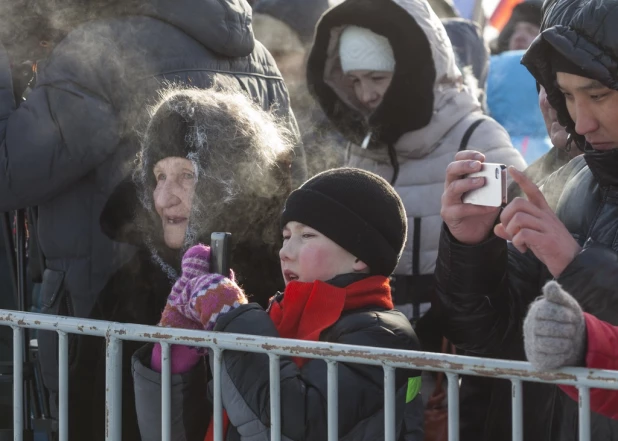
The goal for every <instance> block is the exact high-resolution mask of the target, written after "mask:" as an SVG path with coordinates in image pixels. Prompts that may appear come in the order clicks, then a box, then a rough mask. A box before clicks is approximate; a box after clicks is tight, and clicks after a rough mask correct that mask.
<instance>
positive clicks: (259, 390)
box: [133, 304, 423, 441]
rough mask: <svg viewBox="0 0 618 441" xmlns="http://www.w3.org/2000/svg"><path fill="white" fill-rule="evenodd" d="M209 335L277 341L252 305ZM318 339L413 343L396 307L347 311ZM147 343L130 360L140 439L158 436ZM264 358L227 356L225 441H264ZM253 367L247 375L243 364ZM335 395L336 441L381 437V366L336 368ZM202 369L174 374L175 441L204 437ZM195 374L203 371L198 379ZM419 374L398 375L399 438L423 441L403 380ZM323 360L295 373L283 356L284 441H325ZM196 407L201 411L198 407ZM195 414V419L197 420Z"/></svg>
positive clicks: (417, 409) (418, 409)
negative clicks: (236, 423) (342, 399)
mask: <svg viewBox="0 0 618 441" xmlns="http://www.w3.org/2000/svg"><path fill="white" fill-rule="evenodd" d="M215 331H221V332H229V333H237V334H248V335H260V336H266V337H278V336H279V333H278V332H277V329H276V327H275V325H274V323H273V321H272V320H271V318H270V317H269V316H268V313H267V312H266V311H264V310H263V309H262V308H261V307H260V306H258V305H256V304H248V305H243V306H241V307H239V308H237V309H235V310H233V311H231V312H229V313H227V314H225V315H223V316H221V318H220V319H219V320H218V321H217V324H216V326H215ZM320 341H325V342H331V343H343V344H352V345H363V346H374V347H381V348H391V349H406V350H414V349H418V348H419V344H418V340H417V339H416V336H415V335H414V331H413V330H412V327H411V326H410V323H409V322H408V320H407V319H406V317H405V316H404V315H403V314H402V313H400V312H399V311H396V310H383V309H378V308H364V309H357V310H351V311H345V312H344V313H343V314H342V316H341V317H340V319H339V320H338V321H337V322H336V323H335V324H334V325H332V326H331V327H330V328H328V329H326V330H325V331H323V332H322V334H321V335H320ZM150 354H151V349H150V346H147V347H144V348H143V349H142V350H140V351H139V352H138V353H137V354H136V356H135V357H134V359H133V376H134V381H135V394H136V399H137V411H138V418H139V421H140V428H141V429H142V432H141V435H142V441H155V440H160V439H161V433H160V424H159V422H160V418H161V413H160V412H161V411H160V402H161V400H160V398H159V397H160V394H161V376H160V374H158V373H155V372H154V371H152V370H150V369H149V365H150ZM268 364H269V361H268V356H267V355H265V354H254V353H241V352H233V351H226V352H224V355H223V365H222V376H221V378H222V393H223V403H232V404H231V407H230V408H227V411H228V413H229V415H230V420H231V421H245V423H244V424H242V426H239V427H238V428H236V427H233V426H232V425H230V426H229V429H228V432H227V438H226V439H227V440H228V441H232V440H241V439H245V440H247V439H251V440H258V439H260V440H261V439H264V440H267V439H270V438H269V437H270V431H269V426H270V410H269V409H270V406H269V402H270V400H269V393H268V390H269V389H268V383H269V380H268V378H269V373H268V372H269V368H268ZM247 366H252V368H251V370H250V371H247V369H246V367H247ZM338 366H339V373H338V379H339V396H340V397H345V400H346V403H353V405H347V406H345V407H344V406H341V405H340V406H339V433H340V439H342V440H354V441H360V440H379V439H383V437H384V413H383V412H384V410H383V400H384V383H383V382H384V373H383V370H382V368H381V367H379V366H365V365H358V364H349V363H339V364H338ZM204 369H205V366H204V365H202V364H199V365H198V366H197V367H196V368H194V369H193V370H192V371H190V372H188V373H186V374H183V375H174V376H172V422H173V423H172V424H173V426H172V434H173V437H174V439H176V440H188V441H193V440H200V441H201V440H202V439H203V437H204V433H205V430H206V426H207V424H208V421H205V420H206V416H207V415H210V413H209V412H210V410H211V407H210V406H209V405H206V404H205V403H204V397H205V395H206V385H205V384H204V383H203V379H204V377H205V370H204ZM196 371H198V372H199V371H201V372H202V373H200V374H197V373H196ZM419 375H420V374H419V372H417V371H407V370H401V369H398V370H397V371H396V380H395V381H396V383H395V384H396V386H395V387H396V403H397V421H398V424H397V428H396V430H397V440H400V441H403V440H406V441H420V440H422V436H423V435H422V424H423V423H422V421H423V404H422V400H421V397H420V395H417V396H416V397H415V398H414V399H413V400H412V401H410V402H409V403H407V404H406V401H407V397H406V393H407V389H408V378H411V377H417V376H419ZM326 380H327V373H326V363H324V361H322V360H310V361H307V362H306V363H305V364H304V365H303V367H302V368H299V367H298V366H297V365H296V364H295V363H294V361H292V360H291V359H290V358H288V357H284V358H282V359H281V409H282V412H283V414H282V420H281V421H282V427H281V431H282V439H284V440H308V441H314V440H315V441H317V440H320V441H322V440H324V439H326V433H327V430H326V429H327V427H326V424H325V423H326V396H327V381H326ZM197 409H199V410H197ZM196 415H199V416H198V417H197V418H196Z"/></svg>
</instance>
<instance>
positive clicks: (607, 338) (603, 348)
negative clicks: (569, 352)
mask: <svg viewBox="0 0 618 441" xmlns="http://www.w3.org/2000/svg"><path fill="white" fill-rule="evenodd" d="M584 316H585V318H586V332H587V333H588V337H587V345H588V349H587V352H586V367H587V368H590V369H609V370H618V327H616V326H612V325H610V324H609V323H606V322H604V321H602V320H599V319H597V318H596V317H594V316H593V315H590V314H584ZM560 388H561V389H562V390H563V391H564V392H566V393H567V395H569V396H570V397H571V398H573V399H574V400H575V401H578V391H577V388H575V387H572V386H560ZM590 408H591V409H592V411H593V412H596V413H600V414H601V415H605V416H606V417H609V418H612V419H618V391H617V390H609V389H591V390H590Z"/></svg>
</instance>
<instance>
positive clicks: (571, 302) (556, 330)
mask: <svg viewBox="0 0 618 441" xmlns="http://www.w3.org/2000/svg"><path fill="white" fill-rule="evenodd" d="M585 343H586V321H585V319H584V313H583V312H582V309H581V308H580V306H579V304H578V303H577V301H576V300H575V299H574V298H573V297H571V296H570V295H569V293H568V292H566V291H564V290H563V289H562V288H561V287H560V285H559V284H558V283H556V282H554V281H551V282H548V283H547V284H546V285H545V286H544V287H543V296H542V297H539V298H538V299H537V300H536V301H535V302H534V303H532V305H531V306H530V311H528V315H527V316H526V320H525V321H524V347H525V349H526V357H527V358H528V361H529V362H530V363H532V365H533V366H534V367H535V368H536V369H539V370H546V369H558V368H560V367H563V366H582V365H583V363H584V358H585V351H586V344H585Z"/></svg>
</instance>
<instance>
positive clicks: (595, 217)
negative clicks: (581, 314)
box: [436, 151, 618, 441]
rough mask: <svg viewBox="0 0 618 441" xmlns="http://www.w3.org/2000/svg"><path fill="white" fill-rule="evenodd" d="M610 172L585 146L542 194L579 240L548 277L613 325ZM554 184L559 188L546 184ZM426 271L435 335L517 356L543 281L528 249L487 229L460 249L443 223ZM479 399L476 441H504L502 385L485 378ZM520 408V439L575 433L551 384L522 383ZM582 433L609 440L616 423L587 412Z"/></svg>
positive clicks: (617, 181)
mask: <svg viewBox="0 0 618 441" xmlns="http://www.w3.org/2000/svg"><path fill="white" fill-rule="evenodd" d="M616 170H618V151H610V152H603V153H600V152H587V153H586V154H585V155H584V156H580V157H578V158H576V159H573V160H572V161H571V162H570V163H569V164H568V165H566V166H565V167H563V168H562V169H561V170H559V171H558V172H557V173H555V174H554V175H552V176H551V177H550V178H549V179H548V181H547V182H546V183H545V188H546V189H548V191H549V194H546V197H547V198H548V201H549V202H550V203H552V201H556V200H557V201H558V203H557V207H556V213H557V215H558V217H559V218H560V220H561V221H562V222H563V223H564V224H565V225H566V227H567V228H568V230H569V231H570V232H571V234H573V236H574V237H575V239H576V240H577V241H578V242H579V243H580V244H581V245H584V250H583V251H582V252H581V253H580V254H579V255H578V256H577V257H576V258H575V259H574V260H573V262H572V263H571V264H570V265H569V266H568V267H567V268H566V269H565V270H564V272H563V273H562V274H561V276H560V277H559V278H558V282H559V283H560V284H561V285H562V286H563V288H564V289H565V290H566V291H568V292H569V293H571V294H572V295H573V296H574V297H575V298H576V299H577V301H578V302H579V303H580V305H581V306H582V308H583V309H584V310H585V311H586V312H588V313H590V314H593V315H595V316H596V317H598V318H600V319H602V320H605V321H607V322H609V323H612V324H614V325H618V288H616V287H618V241H616V237H617V234H618V221H616V219H618V204H616V202H615V201H616V200H617V199H616V198H618V173H617V172H616ZM563 182H566V185H565V184H563ZM558 188H563V191H562V192H557V191H554V190H555V189H558ZM436 278H437V284H438V298H439V305H438V306H439V308H440V310H441V312H442V316H443V320H444V325H445V329H444V331H445V335H446V336H447V337H448V338H449V339H451V341H452V342H453V343H454V344H455V345H457V346H458V347H459V348H461V349H463V350H466V351H469V352H472V353H475V354H478V355H481V356H491V357H496V358H504V359H512V360H525V359H526V358H525V353H524V349H523V336H522V325H523V320H524V318H525V315H526V312H527V310H528V305H529V304H530V303H531V302H532V301H533V300H534V299H535V298H536V297H538V296H539V295H540V294H541V288H542V286H543V285H544V284H545V282H547V281H548V280H551V279H552V276H551V274H550V273H549V271H548V270H547V268H546V267H545V266H544V265H543V264H542V263H541V262H540V261H539V260H538V259H537V258H536V257H535V256H534V255H533V254H532V253H530V252H528V253H526V254H523V255H522V254H520V253H519V252H518V251H517V250H515V248H514V247H512V246H511V245H509V246H507V243H506V242H505V241H504V240H502V239H500V238H498V237H496V236H492V237H491V238H490V239H488V240H487V241H485V242H483V243H481V244H479V245H477V246H464V245H461V244H459V243H458V242H456V241H455V239H453V237H452V236H451V235H450V233H449V232H448V230H446V229H445V230H444V231H443V232H442V237H441V243H440V252H439V258H438V262H437V267H436ZM488 396H489V397H490V398H489V399H490V405H489V409H490V410H489V413H488V414H487V415H486V425H485V431H484V434H483V437H482V438H480V439H484V440H494V439H502V440H504V439H509V438H507V437H508V436H509V435H507V434H510V433H511V387H510V384H509V382H507V381H503V380H492V384H491V390H489V391H488ZM523 408H524V439H525V440H526V441H528V440H539V441H541V440H542V441H547V440H555V441H558V440H559V441H569V440H576V439H577V433H578V432H577V403H576V402H574V401H573V400H571V399H569V398H568V397H567V396H566V395H565V394H564V393H563V392H562V391H560V390H559V389H558V388H557V387H555V386H551V385H543V384H535V383H526V384H524V406H523ZM477 439H479V438H477ZM592 439H599V440H601V439H602V440H615V439H618V422H617V421H612V420H610V419H608V418H605V417H602V416H600V415H597V414H593V415H592Z"/></svg>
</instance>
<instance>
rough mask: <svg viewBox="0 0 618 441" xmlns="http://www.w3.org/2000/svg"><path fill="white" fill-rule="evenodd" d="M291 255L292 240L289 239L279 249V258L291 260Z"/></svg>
mask: <svg viewBox="0 0 618 441" xmlns="http://www.w3.org/2000/svg"><path fill="white" fill-rule="evenodd" d="M290 256H291V247H290V240H289V239H288V240H286V241H285V242H284V243H283V246H282V247H281V249H280V250H279V258H280V259H281V260H290Z"/></svg>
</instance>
